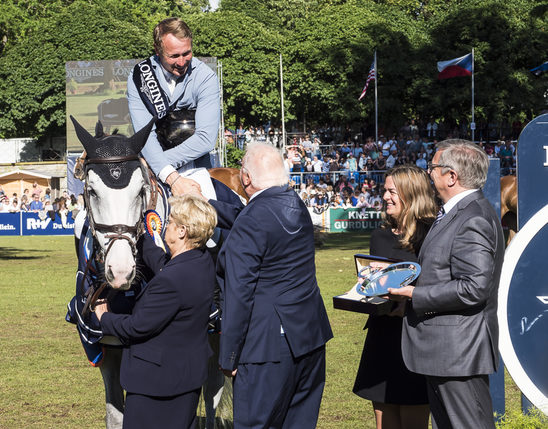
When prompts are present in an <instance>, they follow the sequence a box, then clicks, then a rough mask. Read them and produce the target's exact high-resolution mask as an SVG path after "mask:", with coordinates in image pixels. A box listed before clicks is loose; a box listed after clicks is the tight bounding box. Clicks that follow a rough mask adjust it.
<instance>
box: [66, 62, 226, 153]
mask: <svg viewBox="0 0 548 429" xmlns="http://www.w3.org/2000/svg"><path fill="white" fill-rule="evenodd" d="M198 58H199V59H200V60H202V61H203V62H204V63H206V64H207V65H208V66H209V67H210V68H211V69H212V70H213V71H214V72H215V73H217V58H216V57H198ZM139 61H141V60H140V59H129V60H110V61H69V62H67V63H65V72H66V98H67V111H66V113H67V118H66V119H67V151H68V152H70V153H76V152H82V150H83V148H82V144H81V143H80V142H79V140H78V138H77V137H76V133H75V131H74V125H73V124H72V121H71V120H70V119H69V116H70V115H72V116H74V117H75V118H76V119H77V120H78V122H80V124H82V126H83V127H84V128H85V129H86V130H88V131H89V132H90V133H91V134H92V135H93V134H94V132H93V130H94V129H95V124H96V123H97V121H101V123H102V124H103V127H104V129H105V132H106V133H109V132H111V131H113V130H114V129H115V128H117V129H118V130H119V132H120V134H125V135H127V136H130V135H132V134H133V128H132V126H131V118H130V116H129V109H128V106H127V98H126V90H127V79H128V76H129V74H130V73H131V70H133V66H134V65H135V64H137V63H138V62H139Z"/></svg>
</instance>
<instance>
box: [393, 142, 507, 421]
mask: <svg viewBox="0 0 548 429" xmlns="http://www.w3.org/2000/svg"><path fill="white" fill-rule="evenodd" d="M488 166H489V160H488V158H487V155H486V154H485V153H484V152H483V151H482V150H481V149H480V148H479V147H477V146H476V145H474V144H473V143H471V142H467V141H465V140H446V141H444V142H441V143H440V144H438V147H437V152H436V154H435V155H434V158H433V160H432V163H430V164H429V167H428V171H429V173H430V177H431V178H432V181H433V182H434V186H435V187H436V190H437V192H438V194H439V197H440V198H441V200H442V202H443V209H444V214H442V212H441V211H440V214H439V215H438V218H437V219H436V222H434V225H433V226H432V228H431V230H430V232H429V233H428V235H427V236H426V238H425V240H424V243H423V245H422V248H421V251H420V254H419V263H420V265H421V267H422V272H421V275H420V277H419V279H418V281H417V285H416V287H413V286H406V287H404V288H401V289H391V293H392V294H393V295H400V296H405V297H407V298H410V301H409V306H408V312H407V315H406V317H405V319H406V320H405V322H404V324H403V325H404V326H403V334H402V351H403V357H404V361H405V364H406V365H407V367H408V368H409V369H410V370H411V371H414V372H417V373H419V374H425V375H426V379H427V385H428V398H429V402H430V408H431V412H432V423H433V427H434V428H440V429H441V428H443V429H450V428H455V429H457V428H494V427H495V425H494V420H493V407H492V402H491V396H490V393H489V378H488V374H490V373H492V372H494V371H496V369H497V366H498V324H497V290H498V285H499V277H500V271H501V266H502V261H503V255H504V239H503V234H502V228H501V226H500V221H499V217H498V215H497V213H496V212H495V210H494V209H493V207H492V206H491V204H490V203H489V202H488V201H487V200H486V199H485V197H484V196H483V194H482V192H481V190H480V188H481V187H482V186H483V185H484V184H485V180H486V177H487V169H488ZM442 216H443V217H442Z"/></svg>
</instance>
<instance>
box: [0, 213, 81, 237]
mask: <svg viewBox="0 0 548 429" xmlns="http://www.w3.org/2000/svg"><path fill="white" fill-rule="evenodd" d="M72 234H74V221H73V220H72V215H71V214H70V213H69V214H68V216H67V217H66V219H61V217H60V216H59V213H55V216H54V217H53V216H50V215H49V214H48V213H44V214H42V215H39V214H38V213H35V212H30V213H27V212H19V213H0V236H2V235H72Z"/></svg>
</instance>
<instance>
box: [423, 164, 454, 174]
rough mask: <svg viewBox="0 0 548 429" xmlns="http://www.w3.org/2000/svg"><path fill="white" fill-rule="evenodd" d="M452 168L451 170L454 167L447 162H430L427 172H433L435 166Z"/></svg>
mask: <svg viewBox="0 0 548 429" xmlns="http://www.w3.org/2000/svg"><path fill="white" fill-rule="evenodd" d="M438 167H439V168H450V169H451V170H452V169H453V167H451V166H450V165H445V164H433V163H432V162H429V163H428V168H427V170H426V171H427V172H428V174H431V173H432V171H433V170H434V169H435V168H438Z"/></svg>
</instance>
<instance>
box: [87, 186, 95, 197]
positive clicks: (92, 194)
mask: <svg viewBox="0 0 548 429" xmlns="http://www.w3.org/2000/svg"><path fill="white" fill-rule="evenodd" d="M88 194H89V196H90V197H92V198H97V193H96V192H95V191H94V190H93V189H91V188H89V189H88Z"/></svg>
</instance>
